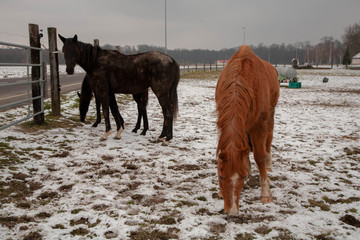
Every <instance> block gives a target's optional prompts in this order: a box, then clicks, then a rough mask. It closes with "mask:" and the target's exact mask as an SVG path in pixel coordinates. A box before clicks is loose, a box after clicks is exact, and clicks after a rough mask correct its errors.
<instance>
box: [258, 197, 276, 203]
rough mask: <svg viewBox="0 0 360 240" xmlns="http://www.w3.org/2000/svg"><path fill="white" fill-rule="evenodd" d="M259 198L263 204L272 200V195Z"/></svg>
mask: <svg viewBox="0 0 360 240" xmlns="http://www.w3.org/2000/svg"><path fill="white" fill-rule="evenodd" d="M260 200H261V202H262V203H263V204H266V203H271V202H272V201H273V199H272V196H268V197H260Z"/></svg>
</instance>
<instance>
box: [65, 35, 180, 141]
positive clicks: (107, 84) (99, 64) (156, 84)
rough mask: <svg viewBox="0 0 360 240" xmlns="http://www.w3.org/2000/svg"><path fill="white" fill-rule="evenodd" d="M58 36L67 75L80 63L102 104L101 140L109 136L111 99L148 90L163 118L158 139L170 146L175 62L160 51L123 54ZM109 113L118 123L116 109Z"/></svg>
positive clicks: (174, 107)
mask: <svg viewBox="0 0 360 240" xmlns="http://www.w3.org/2000/svg"><path fill="white" fill-rule="evenodd" d="M59 37H60V39H61V41H62V42H63V43H64V46H63V49H62V50H63V52H64V56H65V62H66V72H67V73H68V74H73V73H74V68H75V65H76V64H79V65H80V66H81V67H82V68H83V69H84V70H85V71H86V73H87V76H88V77H89V80H90V86H91V89H92V90H93V91H94V94H95V97H96V98H97V99H99V101H100V103H101V105H102V109H103V115H104V118H105V125H106V132H105V134H104V135H103V136H102V139H107V137H108V136H109V135H110V134H111V131H110V130H111V126H110V119H109V105H110V104H111V103H112V101H111V96H114V94H115V93H126V94H139V93H141V92H144V91H145V90H146V89H148V88H149V87H150V88H151V89H152V91H153V92H154V93H155V95H156V97H157V98H158V100H159V103H160V106H161V108H162V112H163V116H164V122H163V129H162V132H161V134H160V136H159V139H158V140H159V141H161V142H163V144H164V145H167V144H168V143H169V141H170V140H171V139H172V138H173V120H174V117H175V118H176V116H177V112H178V97H177V85H178V83H179V80H180V71H179V65H178V64H177V63H176V62H175V60H174V59H172V58H171V57H170V56H168V55H166V54H163V53H160V52H147V53H141V54H135V55H123V54H121V53H120V52H117V51H110V50H104V49H101V48H100V47H93V46H92V45H91V44H87V43H83V42H80V41H78V39H77V35H75V36H74V37H73V38H64V37H62V36H61V35H60V34H59ZM111 109H113V108H111ZM114 110H115V109H114ZM112 113H113V115H114V118H115V121H117V123H118V122H120V118H121V116H120V113H119V111H118V109H116V111H114V112H113V111H112ZM119 125H120V126H121V124H119ZM117 131H118V132H117V135H116V137H120V134H121V131H122V127H120V128H118V129H117Z"/></svg>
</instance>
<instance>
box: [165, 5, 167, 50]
mask: <svg viewBox="0 0 360 240" xmlns="http://www.w3.org/2000/svg"><path fill="white" fill-rule="evenodd" d="M166 53H167V19H166V0H165V54H166Z"/></svg>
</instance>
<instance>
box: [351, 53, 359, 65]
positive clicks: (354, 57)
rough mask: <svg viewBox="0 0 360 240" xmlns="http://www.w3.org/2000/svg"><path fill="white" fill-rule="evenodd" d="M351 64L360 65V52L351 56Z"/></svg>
mask: <svg viewBox="0 0 360 240" xmlns="http://www.w3.org/2000/svg"><path fill="white" fill-rule="evenodd" d="M351 65H360V53H358V54H356V55H355V56H353V57H352V58H351Z"/></svg>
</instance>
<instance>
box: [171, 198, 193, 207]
mask: <svg viewBox="0 0 360 240" xmlns="http://www.w3.org/2000/svg"><path fill="white" fill-rule="evenodd" d="M197 205H198V204H197V203H195V202H190V201H184V200H182V201H179V202H178V203H177V204H176V206H175V207H183V206H188V207H192V206H197Z"/></svg>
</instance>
